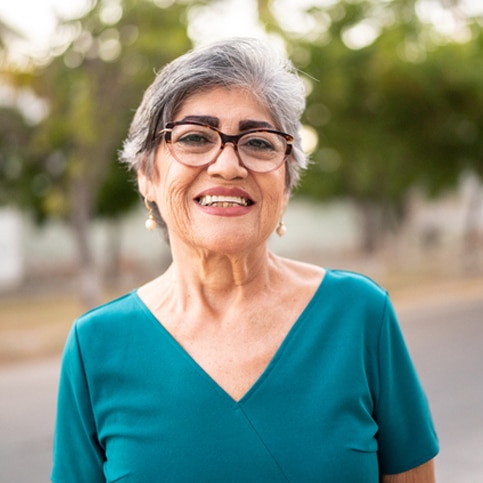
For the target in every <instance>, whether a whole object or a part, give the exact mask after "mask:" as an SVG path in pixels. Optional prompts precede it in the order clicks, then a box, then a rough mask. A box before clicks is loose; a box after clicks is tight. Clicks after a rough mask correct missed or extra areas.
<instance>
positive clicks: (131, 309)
mask: <svg viewBox="0 0 483 483" xmlns="http://www.w3.org/2000/svg"><path fill="white" fill-rule="evenodd" d="M142 312H143V307H142V304H140V302H139V299H138V297H137V294H136V292H135V291H132V292H130V293H127V294H125V295H123V296H121V297H118V298H116V299H113V300H111V301H109V302H107V303H105V304H102V305H99V306H98V307H95V308H93V309H91V310H89V311H87V312H85V313H84V314H82V315H81V316H80V317H79V318H78V319H77V320H76V321H75V323H74V326H75V329H76V331H77V332H79V333H91V332H97V331H105V330H110V329H114V330H119V328H120V327H122V326H123V325H124V324H125V323H126V322H128V321H132V320H133V318H134V316H135V315H136V314H139V313H142Z"/></svg>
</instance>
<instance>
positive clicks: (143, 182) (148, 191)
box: [138, 171, 155, 201]
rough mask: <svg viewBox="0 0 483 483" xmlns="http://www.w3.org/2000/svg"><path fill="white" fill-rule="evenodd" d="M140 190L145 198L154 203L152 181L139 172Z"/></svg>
mask: <svg viewBox="0 0 483 483" xmlns="http://www.w3.org/2000/svg"><path fill="white" fill-rule="evenodd" d="M138 188H139V192H140V193H141V195H142V196H143V198H145V199H147V200H149V201H153V200H154V193H155V190H154V187H153V183H152V181H151V180H150V179H149V178H148V177H147V176H146V175H145V174H144V173H143V172H141V171H140V172H138Z"/></svg>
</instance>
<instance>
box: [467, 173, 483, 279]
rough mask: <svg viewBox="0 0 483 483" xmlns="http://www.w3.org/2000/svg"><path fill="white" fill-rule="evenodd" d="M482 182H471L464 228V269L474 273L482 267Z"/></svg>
mask: <svg viewBox="0 0 483 483" xmlns="http://www.w3.org/2000/svg"><path fill="white" fill-rule="evenodd" d="M481 189H482V188H481V184H480V183H479V182H478V181H475V183H474V184H473V183H472V184H471V186H470V187H469V193H468V202H467V203H468V205H467V211H466V217H465V224H464V228H463V230H464V231H463V254H462V256H463V269H464V270H465V272H468V273H474V272H478V271H479V269H480V257H479V255H480V254H479V250H480V246H479V245H480V229H479V219H480V213H481V209H482V196H481Z"/></svg>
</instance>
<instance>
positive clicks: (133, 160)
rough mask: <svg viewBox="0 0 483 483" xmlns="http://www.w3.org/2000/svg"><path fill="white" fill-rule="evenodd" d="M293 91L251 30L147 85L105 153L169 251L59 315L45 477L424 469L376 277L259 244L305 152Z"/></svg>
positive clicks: (298, 477) (430, 437)
mask: <svg viewBox="0 0 483 483" xmlns="http://www.w3.org/2000/svg"><path fill="white" fill-rule="evenodd" d="M303 108H304V90H303V84H302V82H301V81H300V79H299V78H298V77H297V75H296V73H295V71H294V69H293V68H292V67H291V65H290V64H289V62H288V61H287V60H286V59H285V58H284V57H283V56H279V55H278V54H276V53H274V52H273V51H271V50H270V49H269V48H268V47H267V46H266V45H265V44H264V43H262V42H260V41H255V40H249V39H236V40H233V41H224V42H222V43H218V44H214V45H210V46H208V47H204V48H199V49H197V50H194V51H191V52H189V53H187V54H186V55H184V56H182V57H180V58H178V59H177V60H175V61H174V62H172V63H171V64H169V65H167V66H166V67H165V68H164V69H163V70H162V71H161V72H160V73H159V75H158V76H157V77H156V79H155V81H154V82H153V84H152V85H151V86H150V87H149V89H148V90H147V92H146V94H145V96H144V99H143V101H142V103H141V106H140V107H139V109H138V111H137V113H136V115H135V117H134V120H133V122H132V126H131V129H130V132H129V137H128V139H127V141H126V142H125V144H124V149H123V151H122V153H121V157H122V160H123V161H124V162H126V163H129V164H130V166H131V167H132V168H133V169H134V170H135V172H136V174H137V179H138V183H139V190H140V192H141V194H142V196H143V197H144V199H145V202H146V206H147V207H148V209H149V212H150V215H149V219H148V222H147V227H148V228H150V229H151V228H153V227H154V226H155V225H156V224H157V225H159V226H160V227H161V228H162V229H163V230H165V232H166V235H167V237H168V239H169V243H170V247H171V250H172V259H173V261H172V264H171V266H170V267H169V268H168V269H167V270H166V272H164V273H162V274H161V275H160V276H159V277H158V278H156V279H155V280H153V281H151V282H148V283H147V284H146V285H144V286H142V287H140V288H138V289H137V290H134V291H132V292H131V293H129V294H127V295H125V296H124V297H122V298H120V299H118V300H115V301H113V302H110V303H109V304H107V305H104V306H102V307H100V308H97V309H95V310H93V311H90V312H89V313H87V314H85V315H84V316H82V317H81V318H80V319H79V320H77V321H76V323H75V325H74V327H73V328H72V331H71V333H70V335H69V338H68V341H67V344H66V347H65V352H64V358H63V365H62V374H61V382H60V389H59V406H58V417H57V427H56V434H55V448H54V467H53V472H52V481H54V482H57V483H61V482H62V483H75V482H86V483H97V482H115V481H116V482H117V481H125V482H133V483H134V482H136V483H153V482H158V481H167V482H210V483H213V482H265V483H266V482H284V481H290V482H296V483H302V482H304V483H305V482H330V483H332V482H351V483H352V482H358V483H363V482H371V483H376V482H379V481H385V482H389V481H391V482H432V481H434V476H433V467H432V458H433V457H434V456H435V455H436V453H437V452H438V444H437V440H436V436H435V433H434V430H433V426H432V422H431V416H430V413H429V409H428V405H427V402H426V399H425V396H424V394H423V391H422V389H421V387H420V384H419V382H418V379H417V376H416V374H415V371H414V368H413V366H412V364H411V361H410V358H409V356H408V352H407V350H406V347H405V344H404V342H403V339H402V336H401V333H400V330H399V328H398V324H397V321H396V318H395V315H394V313H393V310H392V308H391V304H390V302H389V300H388V296H387V294H386V292H385V291H384V290H382V289H381V288H379V287H378V286H377V285H376V284H374V283H373V282H371V281H370V280H368V279H367V278H365V277H363V276H360V275H356V274H351V273H347V272H342V271H336V270H328V269H323V268H320V267H317V266H313V265H309V264H305V263H300V262H297V261H293V260H288V259H284V258H281V257H279V256H276V255H275V254H273V253H271V252H270V250H269V249H268V247H267V240H268V239H269V237H270V235H271V234H272V232H274V231H277V232H278V233H279V234H280V235H282V234H283V231H284V225H283V222H282V216H283V213H284V211H285V207H286V205H287V202H288V199H289V195H290V192H291V188H292V187H293V186H294V185H295V183H296V182H297V180H298V177H299V172H300V170H301V169H302V168H304V167H305V163H306V160H305V157H304V154H303V152H302V150H301V145H300V137H299V127H300V121H299V119H300V116H301V114H302V111H303ZM390 475H392V476H390Z"/></svg>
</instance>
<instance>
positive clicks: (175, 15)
mask: <svg viewBox="0 0 483 483" xmlns="http://www.w3.org/2000/svg"><path fill="white" fill-rule="evenodd" d="M186 8H187V5H185V4H172V5H171V6H169V7H166V8H160V7H158V6H156V5H155V4H154V3H153V2H151V1H147V0H144V1H133V0H123V1H122V2H119V3H117V4H115V3H113V2H107V1H104V2H102V1H100V2H97V3H96V4H95V5H94V7H93V9H92V10H91V11H89V12H88V13H87V14H86V15H85V16H84V17H82V18H80V19H77V20H74V21H69V22H67V23H65V24H64V25H63V27H62V28H64V29H65V30H66V32H73V33H74V35H73V39H72V41H71V42H70V43H69V45H68V47H67V48H66V49H65V50H64V51H63V52H62V53H61V54H60V55H57V56H55V57H53V58H52V60H51V62H50V63H48V64H47V65H45V66H41V67H40V68H39V69H38V71H37V72H36V74H37V75H36V77H35V79H34V82H33V87H34V89H35V91H36V92H37V94H38V95H39V96H41V97H42V98H45V99H47V100H48V102H49V106H50V113H49V116H48V117H47V118H46V119H45V120H44V121H43V122H42V123H40V124H39V125H38V126H37V129H36V131H35V135H34V136H33V138H32V142H31V150H32V152H31V155H30V163H31V164H32V165H34V166H37V167H41V168H42V171H43V172H44V174H45V175H46V176H47V177H48V181H49V182H48V189H46V190H45V192H44V193H43V199H42V200H41V201H42V203H40V205H39V209H40V215H41V216H42V215H45V216H53V215H56V216H63V217H66V218H68V219H69V220H70V223H71V226H72V228H73V231H74V234H75V239H76V242H77V246H78V253H79V266H80V270H81V282H82V293H83V297H84V300H85V302H86V304H87V305H94V304H96V303H97V301H98V300H97V298H98V295H99V282H100V280H99V278H98V274H97V269H96V264H95V261H94V256H93V250H92V246H91V242H90V238H89V228H90V222H91V220H92V219H93V217H94V216H95V215H103V216H108V217H116V216H118V215H119V214H120V213H122V212H124V211H125V210H126V209H129V207H130V206H132V205H133V203H134V202H135V201H136V200H137V197H136V195H135V193H134V190H132V186H133V185H132V183H131V181H130V180H129V174H128V173H126V172H125V171H123V170H122V168H120V167H119V166H118V165H117V156H116V153H117V151H118V149H119V148H120V143H121V141H122V139H123V138H124V137H125V135H126V133H127V129H128V126H129V123H130V121H131V117H132V115H133V110H134V109H135V108H136V106H137V105H138V104H139V102H140V100H141V96H142V94H143V91H144V89H145V88H146V87H147V86H148V85H149V83H150V82H151V80H152V78H153V76H154V71H155V70H156V69H158V68H160V67H161V66H162V65H163V64H165V63H167V62H168V61H170V60H171V59H173V58H174V57H176V56H178V55H179V54H181V53H182V52H184V51H186V50H187V49H188V48H189V47H190V45H191V43H190V41H189V38H188V36H187V34H186V25H185V24H184V18H185V13H186ZM129 184H131V190H128V189H126V187H127V186H128V185H129Z"/></svg>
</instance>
